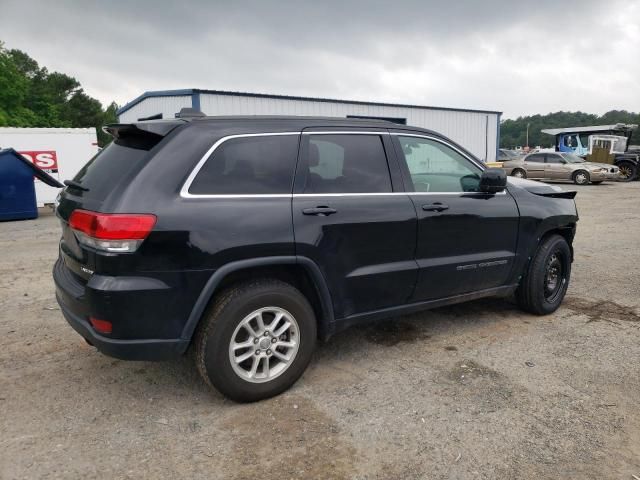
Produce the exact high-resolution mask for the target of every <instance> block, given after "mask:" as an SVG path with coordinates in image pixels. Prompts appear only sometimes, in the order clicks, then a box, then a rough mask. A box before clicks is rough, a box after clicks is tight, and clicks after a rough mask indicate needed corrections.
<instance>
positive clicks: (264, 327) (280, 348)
mask: <svg viewBox="0 0 640 480" xmlns="http://www.w3.org/2000/svg"><path fill="white" fill-rule="evenodd" d="M299 332H300V329H299V328H298V322H297V321H296V319H295V318H294V317H293V315H291V314H290V313H289V312H287V311H286V310H285V309H283V308H280V307H265V308H260V309H258V310H255V311H253V312H251V313H250V314H249V315H247V316H246V317H245V318H243V319H242V321H241V322H240V323H239V324H238V326H237V327H236V329H235V331H234V332H233V335H232V336H231V342H230V343H229V360H230V361H231V367H232V368H233V371H234V372H235V373H236V374H237V375H238V376H239V377H241V378H242V379H243V380H246V381H247V382H251V383H264V382H268V381H271V380H273V379H274V378H276V377H278V376H280V375H282V373H284V371H285V370H287V369H288V368H289V367H290V366H291V364H292V363H293V360H294V359H295V357H296V354H297V353H298V348H299V346H300V338H299Z"/></svg>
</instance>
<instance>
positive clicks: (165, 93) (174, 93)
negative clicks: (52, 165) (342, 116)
mask: <svg viewBox="0 0 640 480" xmlns="http://www.w3.org/2000/svg"><path fill="white" fill-rule="evenodd" d="M201 93H204V94H211V95H228V96H237V97H253V98H272V99H279V100H302V101H308V102H332V103H347V104H350V105H374V106H377V107H400V108H422V109H428V110H445V111H452V112H474V113H490V114H496V115H501V114H502V112H498V111H493V110H476V109H471V108H449V107H433V106H429V105H410V104H402V103H382V102H364V101H361V100H339V99H335V98H319V97H297V96H291V95H271V94H266V93H248V92H229V91H223V90H201V89H197V88H187V89H182V90H156V91H150V92H144V93H143V94H142V95H140V96H139V97H137V98H135V99H133V100H131V101H130V102H129V103H127V104H126V105H124V106H123V107H120V108H119V109H118V110H117V112H116V114H117V115H121V114H122V113H124V112H126V111H127V110H129V109H130V108H132V107H134V106H135V105H137V104H138V103H140V102H142V101H143V100H144V99H146V98H150V97H181V96H188V95H197V94H201Z"/></svg>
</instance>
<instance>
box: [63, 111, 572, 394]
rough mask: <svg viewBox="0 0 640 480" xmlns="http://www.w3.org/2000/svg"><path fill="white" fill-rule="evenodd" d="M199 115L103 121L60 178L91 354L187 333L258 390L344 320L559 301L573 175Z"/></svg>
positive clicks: (306, 125)
mask: <svg viewBox="0 0 640 480" xmlns="http://www.w3.org/2000/svg"><path fill="white" fill-rule="evenodd" d="M189 110H191V109H189ZM185 113H188V112H185ZM198 114H199V115H196V114H194V113H193V112H192V113H191V114H190V115H186V114H184V113H183V114H181V116H180V118H176V119H170V120H155V121H139V122H136V123H133V124H117V125H109V126H107V127H106V131H107V132H109V133H110V134H111V135H113V137H114V141H113V142H112V143H111V144H110V145H109V146H108V147H106V148H105V149H104V150H103V151H102V152H100V153H99V154H98V155H97V156H96V157H94V158H93V159H92V160H91V161H90V162H89V163H88V164H87V165H86V166H85V167H84V168H83V169H82V170H81V171H80V172H79V173H78V175H76V177H75V178H74V179H73V180H71V181H68V182H67V187H66V188H65V189H64V190H63V192H62V194H61V198H60V203H59V206H58V208H57V210H56V214H57V215H58V217H59V218H60V222H61V226H62V238H61V240H60V245H59V247H60V256H59V259H58V261H57V262H56V265H55V267H54V271H53V277H54V280H55V284H56V296H57V299H58V302H59V304H60V307H61V310H62V314H63V315H64V316H65V318H66V319H67V321H68V322H69V323H70V324H71V326H72V327H73V328H74V329H75V330H76V331H77V332H78V333H79V334H80V335H82V336H83V337H84V338H85V339H86V340H87V341H88V342H89V343H90V344H92V345H95V346H96V347H97V348H98V350H100V351H102V352H103V353H105V354H107V355H111V356H114V357H117V358H122V359H132V360H159V359H166V358H172V357H177V356H180V355H182V354H184V353H185V352H186V351H187V349H189V348H190V349H192V350H193V351H194V357H195V361H196V366H197V368H198V369H199V371H200V373H201V374H202V376H203V378H204V379H205V381H206V382H207V383H209V384H210V385H213V386H214V387H216V388H217V389H218V390H220V391H221V392H222V393H224V394H225V395H227V396H228V397H230V398H232V399H235V400H239V401H253V400H259V399H263V398H267V397H271V396H273V395H276V394H278V393H280V392H282V391H284V390H285V389H287V388H288V387H289V386H291V385H292V384H293V383H294V382H295V381H296V380H297V379H298V377H300V375H302V373H303V372H304V370H305V368H306V367H307V365H308V363H309V361H310V360H311V355H312V352H313V350H314V347H315V345H316V340H317V339H318V338H321V339H326V338H328V337H330V336H331V335H333V334H335V333H337V332H339V331H341V330H343V329H345V328H348V327H350V326H355V325H361V324H363V323H365V322H368V321H374V320H379V319H382V318H385V317H394V316H397V315H401V314H407V313H411V312H416V311H419V310H423V309H428V308H434V307H439V306H442V305H449V304H454V303H459V302H464V301H467V300H474V299H477V298H480V297H489V296H498V297H500V296H507V295H510V294H511V293H514V292H515V294H516V298H517V301H518V303H519V305H520V307H521V308H522V309H524V310H525V311H527V312H531V313H533V314H538V315H545V314H549V313H551V312H553V311H555V310H556V309H557V308H558V307H559V306H560V303H561V302H562V299H563V298H564V295H565V293H566V291H567V287H568V285H569V279H570V275H571V262H572V261H573V249H572V242H573V238H574V235H575V230H576V222H577V220H578V216H577V212H576V206H575V203H574V196H575V194H576V192H564V191H562V190H561V189H560V188H558V187H554V186H551V185H545V184H541V183H537V182H531V181H529V180H521V179H515V178H510V179H508V178H507V176H506V175H505V173H504V171H503V170H501V169H497V168H493V169H491V168H489V169H487V168H486V167H485V166H484V165H483V164H482V162H481V161H480V160H478V159H477V158H475V157H474V156H473V155H471V154H470V153H469V152H467V151H466V150H465V149H464V148H462V147H461V146H459V145H457V144H456V143H454V142H453V141H451V140H450V139H448V138H446V137H444V136H442V135H439V134H437V133H435V132H431V131H428V130H424V129H420V128H414V127H409V126H404V125H403V126H400V125H395V124H393V123H388V122H380V121H373V120H356V119H346V120H343V119H328V118H310V117H264V118H262V117H228V118H227V117H218V118H216V117H209V118H207V117H204V116H203V115H202V114H201V113H199V112H198ZM200 116H201V117H200ZM105 388H109V387H108V386H107V385H105Z"/></svg>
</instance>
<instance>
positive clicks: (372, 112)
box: [117, 89, 501, 162]
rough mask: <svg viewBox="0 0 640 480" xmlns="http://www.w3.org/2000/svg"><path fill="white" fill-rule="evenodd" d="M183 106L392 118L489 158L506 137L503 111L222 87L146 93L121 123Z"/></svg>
mask: <svg viewBox="0 0 640 480" xmlns="http://www.w3.org/2000/svg"><path fill="white" fill-rule="evenodd" d="M183 107H193V108H197V109H199V110H201V111H202V112H204V113H205V114H207V115H311V116H323V117H342V118H345V117H352V118H377V119H383V120H390V121H392V122H396V123H400V124H406V125H413V126H416V127H423V128H428V129H430V130H434V131H436V132H439V133H442V134H444V135H446V136H448V137H449V138H451V139H453V140H455V141H456V142H458V143H459V144H460V145H462V146H463V147H465V148H466V149H467V150H469V151H470V152H472V153H473V154H475V155H476V156H477V157H478V158H480V159H481V160H484V161H488V162H491V161H494V160H495V159H496V152H497V148H498V145H499V136H500V115H501V112H494V111H487V110H466V109H462V108H445V107H428V106H421V105H402V104H393V103H378V102H361V101H353V100H334V99H328V98H310V97H291V96H285V95H267V94H259V93H240V92H224V91H219V90H198V89H187V90H164V91H153V92H145V93H143V94H142V95H140V96H139V97H138V98H136V99H135V100H132V101H131V102H129V103H128V104H126V105H125V106H124V107H122V108H120V109H119V110H118V112H117V113H118V118H119V120H120V122H122V123H127V122H134V121H136V120H139V119H142V118H149V117H154V118H173V117H174V116H175V114H176V113H177V112H179V111H180V109H181V108H183ZM160 115H161V116H162V117H160Z"/></svg>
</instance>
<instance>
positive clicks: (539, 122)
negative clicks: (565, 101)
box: [500, 110, 640, 148]
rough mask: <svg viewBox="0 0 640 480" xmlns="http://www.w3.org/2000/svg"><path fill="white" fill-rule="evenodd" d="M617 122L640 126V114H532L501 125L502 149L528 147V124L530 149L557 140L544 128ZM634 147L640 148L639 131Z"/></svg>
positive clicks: (637, 131)
mask: <svg viewBox="0 0 640 480" xmlns="http://www.w3.org/2000/svg"><path fill="white" fill-rule="evenodd" d="M615 123H627V124H635V125H638V124H640V113H633V112H627V111H626V110H611V111H609V112H607V113H605V114H604V115H593V114H591V113H584V112H554V113H548V114H546V115H530V116H527V117H518V118H516V119H515V120H510V119H508V120H503V121H502V122H501V123H500V147H502V148H514V147H517V146H523V147H524V146H525V145H526V144H527V125H529V146H530V147H536V146H541V147H553V145H554V137H553V136H551V135H547V134H546V133H542V132H541V130H542V129H543V128H560V127H584V126H588V125H613V124H615ZM631 144H635V145H640V131H639V130H638V129H636V130H635V131H634V132H633V136H632V137H631Z"/></svg>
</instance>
